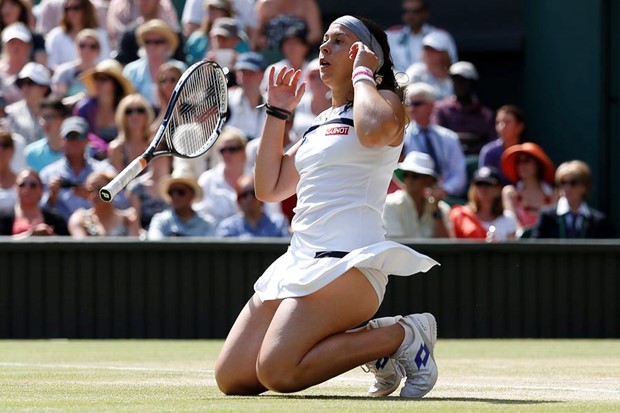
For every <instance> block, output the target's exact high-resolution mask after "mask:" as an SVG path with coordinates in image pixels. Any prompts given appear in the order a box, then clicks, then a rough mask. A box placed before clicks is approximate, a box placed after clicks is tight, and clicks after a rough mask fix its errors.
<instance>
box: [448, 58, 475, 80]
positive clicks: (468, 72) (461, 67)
mask: <svg viewBox="0 0 620 413" xmlns="http://www.w3.org/2000/svg"><path fill="white" fill-rule="evenodd" d="M450 74H451V75H452V76H461V77H464V78H465V79H469V80H478V71H477V70H476V67H475V66H474V65H473V64H471V63H469V62H456V63H455V64H453V65H452V66H450Z"/></svg>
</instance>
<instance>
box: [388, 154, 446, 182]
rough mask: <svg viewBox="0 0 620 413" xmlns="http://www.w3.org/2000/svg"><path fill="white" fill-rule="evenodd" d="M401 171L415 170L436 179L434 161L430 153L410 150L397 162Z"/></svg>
mask: <svg viewBox="0 0 620 413" xmlns="http://www.w3.org/2000/svg"><path fill="white" fill-rule="evenodd" d="M398 169H400V170H401V171H409V172H415V173H418V174H422V175H429V176H432V177H433V178H435V179H437V172H435V162H434V161H433V158H431V157H430V155H428V154H426V153H424V152H417V151H411V152H409V153H408V154H407V156H405V159H404V160H403V161H402V162H401V163H399V164H398Z"/></svg>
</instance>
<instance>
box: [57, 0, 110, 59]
mask: <svg viewBox="0 0 620 413" xmlns="http://www.w3.org/2000/svg"><path fill="white" fill-rule="evenodd" d="M83 29H93V30H95V31H97V33H98V34H99V42H100V47H101V49H100V50H101V58H102V59H106V58H108V57H110V45H109V43H108V33H107V31H106V29H105V28H104V27H101V26H100V25H99V21H98V19H97V12H96V10H95V7H94V6H93V3H92V2H91V1H90V0H66V1H65V5H64V9H63V14H62V17H61V19H60V23H59V24H58V26H56V27H54V28H53V29H52V30H50V32H49V33H47V35H46V36H45V50H46V51H47V65H48V67H49V68H50V69H52V70H56V68H57V67H58V66H59V65H61V64H63V63H67V62H70V61H72V60H75V58H76V55H77V52H76V49H77V47H76V43H75V39H76V36H77V34H78V33H79V32H80V31H81V30H83Z"/></svg>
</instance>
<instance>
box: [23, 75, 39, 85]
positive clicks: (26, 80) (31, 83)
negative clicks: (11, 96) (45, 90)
mask: <svg viewBox="0 0 620 413" xmlns="http://www.w3.org/2000/svg"><path fill="white" fill-rule="evenodd" d="M19 85H20V87H23V86H39V84H37V83H35V82H33V81H32V79H28V78H27V77H26V78H24V79H21V80H20V81H19Z"/></svg>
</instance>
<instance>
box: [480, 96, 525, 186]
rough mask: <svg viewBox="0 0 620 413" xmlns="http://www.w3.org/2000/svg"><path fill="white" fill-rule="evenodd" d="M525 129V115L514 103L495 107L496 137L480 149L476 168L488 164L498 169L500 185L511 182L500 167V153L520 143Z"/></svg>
mask: <svg viewBox="0 0 620 413" xmlns="http://www.w3.org/2000/svg"><path fill="white" fill-rule="evenodd" d="M524 130H525V115H524V114H523V112H522V111H521V109H519V108H518V107H516V106H514V105H505V106H502V107H501V108H499V109H497V114H496V116H495V131H496V132H497V136H498V138H497V139H495V140H493V141H491V142H489V143H487V144H485V145H484V146H483V147H482V148H481V149H480V156H479V157H478V168H482V167H483V166H490V167H493V168H495V169H497V170H499V171H500V178H501V182H502V185H508V184H513V183H514V182H511V181H510V179H508V178H507V177H506V176H505V175H504V174H503V173H502V171H501V170H500V169H499V168H500V164H499V163H500V159H501V158H502V154H503V153H504V151H505V150H506V149H508V148H510V147H511V146H513V145H516V144H518V143H521V141H522V136H523V131H524Z"/></svg>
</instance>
